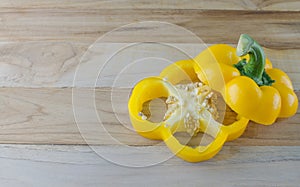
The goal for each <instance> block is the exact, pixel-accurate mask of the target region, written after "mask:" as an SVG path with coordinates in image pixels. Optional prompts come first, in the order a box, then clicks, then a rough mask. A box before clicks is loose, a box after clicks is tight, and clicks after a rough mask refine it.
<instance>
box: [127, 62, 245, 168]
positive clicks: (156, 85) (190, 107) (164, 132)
mask: <svg viewBox="0 0 300 187" xmlns="http://www.w3.org/2000/svg"><path fill="white" fill-rule="evenodd" d="M178 64H179V66H178ZM194 65H195V62H194V61H193V60H183V61H179V62H178V63H174V64H172V65H170V66H169V67H167V68H166V69H164V70H163V71H162V72H161V74H160V76H157V77H148V78H145V79H143V80H141V81H140V82H139V83H137V84H136V85H135V87H134V89H133V90H132V93H131V96H130V99H129V102H128V110H129V115H130V120H131V123H132V125H133V127H134V129H135V130H136V131H137V132H138V133H139V134H140V135H142V136H144V137H146V138H150V139H160V140H164V142H165V143H166V145H167V146H168V147H169V148H170V150H171V151H172V152H173V153H174V154H176V155H177V156H178V157H180V158H182V159H183V160H186V161H189V162H199V161H203V160H207V159H210V158H212V157H213V156H214V155H216V154H217V153H218V152H219V151H220V150H221V148H222V146H223V144H224V143H225V142H226V141H228V140H233V139H235V138H237V137H239V136H240V135H241V134H242V133H243V132H244V130H245V128H246V126H247V124H248V121H249V120H248V119H246V118H243V117H238V118H237V121H235V122H234V123H232V124H230V125H226V126H225V125H222V124H220V123H218V122H217V121H216V120H215V119H214V117H213V114H214V112H213V110H214V108H210V107H207V106H208V102H209V101H210V100H209V99H210V97H211V95H212V94H211V93H212V92H210V90H209V89H210V88H209V87H208V86H206V85H204V84H202V83H201V82H199V79H198V78H197V74H196V73H195V70H194ZM184 81H187V82H184ZM162 97H163V98H168V99H167V101H166V104H168V111H167V112H166V114H165V118H164V119H163V120H162V121H161V122H158V123H154V122H151V121H149V120H148V116H146V115H145V114H143V112H142V111H143V104H144V103H146V102H148V101H150V100H153V99H155V98H162ZM182 131H184V132H188V133H190V134H191V135H194V134H197V133H198V132H203V133H207V134H208V135H210V136H212V137H213V138H214V141H213V142H211V143H210V144H208V145H207V146H203V145H199V146H197V147H190V146H187V145H183V144H182V143H180V142H179V141H178V140H177V139H176V137H175V136H174V133H175V132H182Z"/></svg>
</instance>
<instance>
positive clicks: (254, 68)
mask: <svg viewBox="0 0 300 187" xmlns="http://www.w3.org/2000/svg"><path fill="white" fill-rule="evenodd" d="M236 53H237V55H238V56H244V55H247V54H249V57H250V58H249V61H248V62H246V60H245V59H243V60H241V61H240V62H239V63H238V64H236V65H235V67H236V68H237V69H239V70H240V72H241V74H242V75H245V76H248V77H250V78H251V79H253V80H254V81H255V82H256V83H257V84H258V85H259V86H262V85H271V84H272V83H273V82H274V81H273V80H272V79H271V78H270V77H269V76H268V75H267V74H266V72H265V65H266V57H265V53H264V51H263V48H262V47H261V46H260V45H259V44H258V43H257V42H256V41H255V40H254V39H253V38H251V37H250V36H249V35H247V34H242V35H241V36H240V39H239V42H238V46H237V51H236Z"/></svg>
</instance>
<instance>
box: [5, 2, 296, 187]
mask: <svg viewBox="0 0 300 187" xmlns="http://www.w3.org/2000/svg"><path fill="white" fill-rule="evenodd" d="M299 20H300V1H298V0H287V1H283V0H268V1H263V0H242V1H240V0H233V1H226V0H202V1H193V0H184V1H171V0H154V1H151V2H149V1H146V0H142V1H129V0H115V1H96V0H88V1H86V0H61V1H52V0H45V1H36V0H2V1H1V3H0V26H1V27H0V103H1V104H0V165H1V168H2V169H0V184H1V186H22V187H23V186H30V187H31V186H107V185H109V186H111V185H113V186H116V185H124V186H144V185H155V186H174V185H175V186H187V185H190V186H204V185H205V186H284V187H285V186H299V183H300V180H299V179H300V136H299V134H300V127H299V125H300V124H299V123H300V110H299V109H298V112H297V114H296V115H295V116H293V117H291V118H289V119H278V120H277V122H276V123H275V124H273V125H272V126H263V125H258V124H255V123H252V122H251V123H249V125H248V127H247V129H246V131H245V133H244V134H243V135H242V136H241V137H240V138H239V139H237V140H235V141H232V142H227V143H226V144H225V146H224V147H223V149H222V150H221V152H220V153H219V154H218V155H217V156H216V157H214V158H213V159H211V160H209V161H206V162H201V163H196V164H191V163H187V162H184V161H182V160H180V159H179V158H177V157H174V156H173V155H172V154H171V153H170V151H169V149H167V147H166V146H165V145H164V144H163V143H162V142H160V141H154V140H148V139H145V138H142V137H141V136H139V135H137V134H136V132H134V130H133V129H132V127H131V125H130V122H129V119H128V112H127V99H128V96H129V94H130V90H131V88H132V87H133V85H134V84H135V83H136V82H137V81H138V80H140V79H142V78H144V77H147V76H150V75H157V74H158V73H159V72H160V71H161V69H162V68H163V67H165V66H166V65H168V64H169V63H171V62H174V61H177V60H181V59H185V58H186V57H194V56H196V55H197V54H198V53H199V52H201V50H203V49H205V47H207V46H209V45H213V44H216V43H226V44H229V45H232V46H235V45H236V43H237V40H238V37H239V35H240V34H241V33H248V34H250V35H251V36H253V37H254V38H255V39H256V40H257V41H258V42H259V43H260V44H261V45H262V46H263V47H264V49H265V52H266V55H267V57H268V58H269V59H270V60H271V61H272V63H273V66H274V67H276V68H280V69H282V70H283V71H285V72H286V73H287V74H288V75H289V76H290V78H291V80H292V81H293V85H294V89H295V90H296V93H297V95H298V97H299V96H300V92H299V91H300V76H299V73H300V65H299V64H300V61H299V59H300V51H299V50H300V34H299V33H300V22H299ZM112 30H114V31H115V32H110V31H112ZM190 31H191V32H190ZM187 33H189V34H187ZM192 33H194V34H192ZM132 44H134V45H132ZM120 51H121V52H120ZM116 52H120V53H116ZM145 57H147V58H148V59H145ZM120 72H122V74H120ZM116 78H117V79H116ZM112 87H113V88H112ZM111 100H112V101H113V105H112V102H111ZM157 110H158V108H157ZM233 117H234V113H232V112H229V113H228V115H227V116H226V119H227V120H228V119H232V118H233ZM226 119H225V121H226ZM100 122H101V123H100ZM178 138H184V137H180V136H179V137H178ZM87 144H89V145H91V146H87ZM96 153H98V154H99V153H101V154H100V155H97V154H96ZM108 160H109V161H108ZM117 164H121V165H123V166H119V165H117ZM147 165H153V166H151V167H143V166H147ZM127 166H131V167H127ZM132 166H140V167H142V168H132Z"/></svg>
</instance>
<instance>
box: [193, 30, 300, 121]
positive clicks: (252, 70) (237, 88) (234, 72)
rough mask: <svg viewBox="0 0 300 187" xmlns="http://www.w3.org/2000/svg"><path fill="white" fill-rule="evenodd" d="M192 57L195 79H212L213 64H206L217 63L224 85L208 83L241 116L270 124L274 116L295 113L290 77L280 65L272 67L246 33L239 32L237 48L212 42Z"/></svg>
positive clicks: (296, 104)
mask: <svg viewBox="0 0 300 187" xmlns="http://www.w3.org/2000/svg"><path fill="white" fill-rule="evenodd" d="M241 57H245V58H244V59H242V58H241ZM195 61H196V62H197V64H198V65H199V66H197V68H198V69H197V70H196V72H197V74H198V77H199V79H200V80H202V81H203V82H207V83H208V82H214V81H216V80H215V79H214V75H212V74H213V73H212V72H214V70H215V68H212V67H211V65H210V64H214V63H216V62H217V63H218V64H219V65H220V69H221V72H222V74H223V77H224V85H225V86H224V87H221V88H220V87H214V84H210V86H211V87H212V88H213V89H216V90H218V91H220V92H221V93H222V94H223V95H224V98H225V101H226V103H227V104H228V105H229V106H230V107H231V108H232V109H233V110H234V111H235V112H236V113H238V114H240V115H241V116H243V117H245V118H248V119H251V120H252V121H254V122H257V123H260V124H264V125H270V124H272V123H274V122H275V120H276V118H278V117H290V116H292V115H294V114H295V113H296V111H297V108H298V98H297V96H296V94H295V92H294V91H293V86H292V83H291V80H290V78H289V77H288V76H287V74H286V73H284V72H283V71H281V70H280V69H276V68H272V64H271V62H270V60H268V59H266V58H265V54H264V51H263V49H262V47H261V46H260V45H259V44H258V43H257V42H256V41H254V40H253V39H252V38H251V37H250V36H249V35H247V34H242V35H241V37H240V40H239V43H238V46H237V49H235V48H233V47H231V46H228V45H225V44H217V45H213V46H211V47H209V48H208V49H206V50H204V51H203V52H201V53H200V54H199V55H198V56H197V57H196V58H195ZM209 73H211V74H210V75H209V76H207V74H209Z"/></svg>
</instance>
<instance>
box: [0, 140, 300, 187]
mask: <svg viewBox="0 0 300 187" xmlns="http://www.w3.org/2000/svg"><path fill="white" fill-rule="evenodd" d="M105 149H106V150H109V151H110V152H111V154H112V155H113V154H120V155H122V159H124V160H125V159H128V162H134V161H141V157H142V156H146V157H147V156H148V155H146V154H149V152H148V151H150V152H157V153H159V154H161V155H167V154H168V150H166V149H165V148H164V147H161V148H158V147H155V148H151V147H144V151H145V153H144V154H141V155H139V156H135V155H132V154H128V153H127V152H124V149H123V148H122V147H113V146H107V147H105ZM299 154H300V147H299V146H294V147H284V146H280V147H278V146H275V147H272V146H269V147H265V146H263V147H256V146H226V147H224V149H223V150H222V151H221V152H220V153H219V154H218V155H217V156H216V157H215V158H213V159H212V160H209V161H207V162H201V163H196V164H195V163H194V164H191V163H186V162H184V161H182V160H180V159H178V158H176V157H173V158H171V159H169V160H167V161H166V162H163V163H160V164H158V165H154V166H151V167H144V168H128V167H121V166H118V165H116V164H112V163H110V162H108V161H106V160H104V159H103V158H101V157H100V156H98V155H97V154H95V152H93V151H92V150H91V149H90V148H89V147H86V146H58V145H56V146H55V145H40V146H36V145H1V146H0V164H1V166H2V167H3V168H5V169H2V170H0V174H1V184H2V185H4V186H41V185H42V186H53V185H54V186H70V187H71V186H72V187H74V186H76V187H77V186H103V185H105V186H111V185H113V186H116V185H122V186H132V185H134V186H144V185H146V186H147V185H155V186H170V185H172V184H173V185H176V186H186V185H189V186H207V185H208V186H297V184H299V182H300V179H299V178H300V175H299V167H300V161H299ZM134 159H138V160H134ZM16 175H18V177H16ZM279 176H280V177H279Z"/></svg>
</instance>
